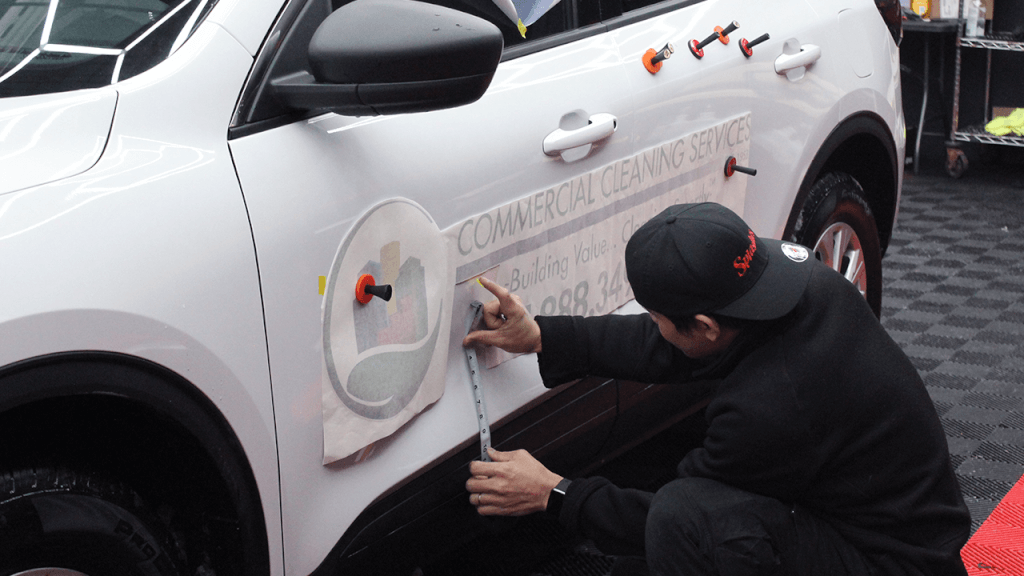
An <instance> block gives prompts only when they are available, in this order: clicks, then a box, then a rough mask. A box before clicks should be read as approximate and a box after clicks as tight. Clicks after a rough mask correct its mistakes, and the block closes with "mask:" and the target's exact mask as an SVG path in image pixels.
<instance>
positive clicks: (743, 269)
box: [732, 230, 757, 278]
mask: <svg viewBox="0 0 1024 576" xmlns="http://www.w3.org/2000/svg"><path fill="white" fill-rule="evenodd" d="M747 232H748V236H749V237H750V247H749V248H747V251H746V253H744V254H743V256H738V257H737V258H736V260H735V261H734V262H733V263H732V267H733V268H737V269H738V270H739V272H738V274H739V277H740V278H742V277H743V275H744V274H746V273H747V270H750V261H751V260H753V259H754V252H757V237H756V236H754V231H753V230H747Z"/></svg>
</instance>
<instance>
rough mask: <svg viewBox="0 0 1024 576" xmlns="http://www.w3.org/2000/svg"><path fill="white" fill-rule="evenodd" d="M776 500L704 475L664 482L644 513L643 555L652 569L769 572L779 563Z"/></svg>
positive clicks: (782, 517)
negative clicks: (645, 524)
mask: <svg viewBox="0 0 1024 576" xmlns="http://www.w3.org/2000/svg"><path fill="white" fill-rule="evenodd" d="M787 522H788V510H787V508H786V507H785V506H784V505H783V504H782V503H780V502H776V501H774V500H771V499H768V498H764V497H762V496H757V495H754V494H750V493H747V492H743V491H741V490H738V489H735V488H732V487H730V486H726V485H723V484H720V483H718V482H714V481H712V480H707V479H702V478H684V479H680V480H675V481H673V482H670V483H669V484H666V485H665V486H664V487H663V488H662V489H661V490H659V491H658V493H657V494H655V496H654V500H653V501H652V502H651V508H650V512H649V514H648V517H647V528H646V530H647V531H646V544H647V557H648V561H649V562H650V563H651V568H652V570H651V572H652V573H653V574H670V573H673V571H672V569H671V567H672V566H673V565H677V566H678V565H679V564H680V563H685V565H686V566H688V570H691V571H692V573H696V574H700V573H707V574H713V573H722V574H772V573H776V572H777V571H778V570H779V569H780V562H781V558H780V554H779V552H778V550H779V547H778V546H777V544H778V542H777V541H778V539H779V538H780V537H782V538H785V535H784V534H779V530H778V525H779V524H780V523H782V524H786V523H787Z"/></svg>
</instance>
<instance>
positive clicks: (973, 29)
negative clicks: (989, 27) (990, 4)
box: [964, 0, 984, 38]
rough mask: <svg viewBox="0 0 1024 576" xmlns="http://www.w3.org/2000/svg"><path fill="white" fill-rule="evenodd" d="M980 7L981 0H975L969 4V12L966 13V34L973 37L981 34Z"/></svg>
mask: <svg viewBox="0 0 1024 576" xmlns="http://www.w3.org/2000/svg"><path fill="white" fill-rule="evenodd" d="M980 9H981V0H973V1H971V2H970V3H969V4H967V14H965V15H964V20H966V21H967V29H966V30H964V36H967V37H968V38H973V37H975V36H979V35H980V34H979V32H978V13H979V11H980ZM982 30H984V28H983V29H982Z"/></svg>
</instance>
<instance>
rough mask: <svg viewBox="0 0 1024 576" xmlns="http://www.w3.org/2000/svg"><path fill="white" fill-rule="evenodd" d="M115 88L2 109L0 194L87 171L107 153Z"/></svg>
mask: <svg viewBox="0 0 1024 576" xmlns="http://www.w3.org/2000/svg"><path fill="white" fill-rule="evenodd" d="M116 104H117V92H116V91H115V90H114V89H113V88H98V89H95V90H80V91H76V92H62V93H58V94H46V95H43V96H28V97H22V98H10V99H8V100H6V101H5V102H4V103H3V106H2V107H0V147H2V148H0V174H3V175H4V176H3V178H2V179H0V195H3V194H5V193H7V192H13V191H15V190H21V189H22V188H29V187H31V186H38V185H39V184H45V183H46V182H53V181H54V180H60V179H61V178H67V177H69V176H74V175H75V174H81V173H82V172H85V171H86V170H88V169H89V168H90V167H92V165H93V164H95V163H96V160H98V159H99V157H100V154H102V153H103V147H104V146H105V145H106V143H107V135H108V134H109V133H110V123H111V122H112V121H113V119H114V106H115V105H116Z"/></svg>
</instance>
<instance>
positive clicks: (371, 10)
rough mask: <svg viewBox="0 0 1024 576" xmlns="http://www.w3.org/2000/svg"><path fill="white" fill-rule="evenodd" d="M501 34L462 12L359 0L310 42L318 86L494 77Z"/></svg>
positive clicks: (405, 0) (410, 1)
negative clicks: (486, 75)
mask: <svg viewBox="0 0 1024 576" xmlns="http://www.w3.org/2000/svg"><path fill="white" fill-rule="evenodd" d="M502 47H503V40H502V36H501V31H499V30H498V28H497V26H495V25H494V24H491V23H490V22H488V21H486V20H483V19H481V18H477V17H476V16H471V15H469V14H465V13H463V12H459V11H456V10H452V9H450V8H445V7H443V6H437V5H433V4H428V3H426V2H416V1H414V0H356V1H355V2H351V3H349V4H346V5H344V6H342V7H341V8H339V9H337V10H336V11H334V13H333V14H331V15H330V16H329V17H328V18H327V19H326V20H325V21H324V22H323V23H322V24H321V25H320V27H319V28H317V31H316V33H315V34H314V35H313V38H312V40H311V41H310V43H309V63H310V66H311V68H312V70H313V76H314V77H315V78H316V80H317V82H321V83H329V84H364V83H365V84H386V83H393V82H401V83H406V82H426V81H433V80H451V79H455V78H463V77H471V76H479V75H481V74H487V73H490V74H493V73H494V70H495V69H496V68H497V66H498V62H499V61H500V60H501V50H502Z"/></svg>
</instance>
